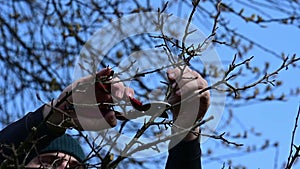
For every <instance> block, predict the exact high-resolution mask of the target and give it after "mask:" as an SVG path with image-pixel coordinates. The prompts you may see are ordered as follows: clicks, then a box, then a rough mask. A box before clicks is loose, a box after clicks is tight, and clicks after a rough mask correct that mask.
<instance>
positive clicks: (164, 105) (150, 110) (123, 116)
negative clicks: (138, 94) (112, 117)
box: [115, 98, 171, 120]
mask: <svg viewBox="0 0 300 169" xmlns="http://www.w3.org/2000/svg"><path fill="white" fill-rule="evenodd" d="M129 99H130V102H131V105H132V107H133V108H134V109H132V110H130V111H128V112H126V113H121V112H118V111H115V114H116V118H117V119H118V120H130V119H136V118H138V117H142V116H145V115H148V116H154V115H156V116H157V117H162V118H168V114H167V112H166V110H168V109H169V108H170V107H171V105H170V104H169V103H168V102H164V101H152V102H150V103H146V104H142V103H141V102H140V101H139V100H137V99H135V98H129Z"/></svg>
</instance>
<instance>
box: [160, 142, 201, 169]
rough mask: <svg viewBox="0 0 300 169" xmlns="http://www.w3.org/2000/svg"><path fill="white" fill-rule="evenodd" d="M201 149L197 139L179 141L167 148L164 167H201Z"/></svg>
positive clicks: (171, 168)
mask: <svg viewBox="0 0 300 169" xmlns="http://www.w3.org/2000/svg"><path fill="white" fill-rule="evenodd" d="M200 159H201V149H200V143H199V141H198V139H195V140H192V141H189V142H184V141H182V142H180V143H178V144H177V145H176V146H174V147H173V148H171V149H170V150H169V156H168V160H167V164H166V169H183V168H188V169H201V161H200Z"/></svg>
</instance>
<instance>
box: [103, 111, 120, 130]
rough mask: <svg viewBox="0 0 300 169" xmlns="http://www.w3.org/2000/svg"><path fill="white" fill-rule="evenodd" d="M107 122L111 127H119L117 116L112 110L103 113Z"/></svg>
mask: <svg viewBox="0 0 300 169" xmlns="http://www.w3.org/2000/svg"><path fill="white" fill-rule="evenodd" d="M101 113H102V114H103V117H104V119H105V121H106V122H107V123H108V124H109V125H110V127H115V126H116V125H117V118H116V116H115V112H114V111H112V110H108V112H101Z"/></svg>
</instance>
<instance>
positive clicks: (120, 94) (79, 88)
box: [44, 68, 134, 130]
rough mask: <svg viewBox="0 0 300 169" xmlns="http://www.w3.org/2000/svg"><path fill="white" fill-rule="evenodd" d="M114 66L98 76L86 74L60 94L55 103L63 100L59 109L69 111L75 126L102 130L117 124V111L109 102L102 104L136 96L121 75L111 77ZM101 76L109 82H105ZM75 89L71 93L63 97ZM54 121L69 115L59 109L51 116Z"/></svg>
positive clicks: (47, 111) (102, 71)
mask: <svg viewBox="0 0 300 169" xmlns="http://www.w3.org/2000/svg"><path fill="white" fill-rule="evenodd" d="M111 74H112V69H110V68H105V69H102V70H101V71H100V72H98V73H97V74H96V77H95V76H87V77H83V78H81V79H79V80H77V81H75V82H74V83H72V84H71V85H69V86H68V87H67V88H65V89H64V91H63V92H62V93H61V94H60V96H59V97H58V99H57V100H56V101H55V103H54V104H53V105H55V104H56V103H58V102H62V104H60V105H59V106H58V109H59V110H61V111H63V112H65V113H68V115H69V116H70V117H71V118H73V121H74V122H75V125H74V126H72V127H75V128H77V129H81V130H101V129H105V128H110V127H114V126H116V125H117V120H116V117H115V112H114V111H113V110H112V109H111V108H110V106H108V105H103V104H101V103H113V102H114V101H118V100H127V99H129V97H132V96H133V95H134V91H133V89H131V88H128V87H125V86H124V85H123V83H122V82H119V79H118V78H113V79H109V77H111V76H110V75H111ZM99 79H102V81H103V79H104V80H105V79H106V81H105V82H103V83H102V81H100V80H99ZM70 91H72V94H71V96H69V97H67V99H66V100H63V99H64V98H65V97H66V95H67V94H68V93H69V92H70ZM70 106H74V109H73V110H66V108H67V107H70ZM44 112H45V113H44V117H47V115H48V114H49V112H50V111H49V108H48V109H47V110H46V111H44ZM49 120H50V121H51V122H53V123H54V124H60V123H61V122H62V121H63V120H65V117H64V116H63V113H62V112H59V111H55V112H54V113H53V115H51V117H50V118H49Z"/></svg>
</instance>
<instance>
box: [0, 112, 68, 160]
mask: <svg viewBox="0 0 300 169" xmlns="http://www.w3.org/2000/svg"><path fill="white" fill-rule="evenodd" d="M44 107H45V106H41V107H40V108H38V109H37V110H36V111H34V112H30V113H28V114H27V115H26V116H24V117H23V118H21V119H19V120H18V121H16V122H13V123H11V124H10V125H8V126H6V127H5V128H4V129H3V130H2V131H0V145H1V148H0V151H1V153H0V163H2V162H3V161H4V160H5V159H7V160H10V158H16V154H17V155H18V159H19V160H20V161H19V163H22V162H23V161H24V160H25V161H26V159H25V157H26V156H28V155H33V154H32V153H33V152H37V150H41V149H43V148H45V147H46V146H47V145H49V143H50V142H51V141H52V140H54V139H55V138H57V137H59V136H60V135H62V134H63V133H64V132H65V130H59V132H58V131H55V132H54V131H53V130H52V129H50V128H49V126H48V125H47V124H46V123H45V122H44V116H43V111H44ZM37 140H38V141H37ZM16 151H17V152H16ZM31 152H32V153H31Z"/></svg>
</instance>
